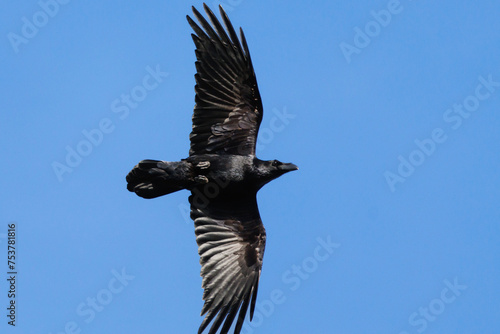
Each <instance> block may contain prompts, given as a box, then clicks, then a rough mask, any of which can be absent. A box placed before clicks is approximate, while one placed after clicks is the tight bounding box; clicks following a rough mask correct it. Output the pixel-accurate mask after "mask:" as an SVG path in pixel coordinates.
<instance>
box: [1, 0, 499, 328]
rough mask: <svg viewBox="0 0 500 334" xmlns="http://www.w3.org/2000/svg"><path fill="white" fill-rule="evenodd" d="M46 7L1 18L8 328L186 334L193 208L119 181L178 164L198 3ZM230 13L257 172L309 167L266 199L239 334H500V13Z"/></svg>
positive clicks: (459, 4) (192, 318)
mask: <svg viewBox="0 0 500 334" xmlns="http://www.w3.org/2000/svg"><path fill="white" fill-rule="evenodd" d="M55 1H56V0H42V1H40V2H37V1H23V2H12V1H11V2H6V3H4V4H3V6H2V10H1V11H0V17H1V20H0V22H1V23H0V33H1V34H0V35H1V36H3V37H2V38H0V53H1V55H2V66H0V78H1V86H2V89H1V94H2V98H1V99H0V107H1V110H2V113H1V114H0V127H1V131H0V136H1V140H2V143H3V144H2V146H1V148H0V150H1V155H2V157H3V163H2V164H1V166H0V172H1V175H2V186H3V191H2V195H1V198H2V199H1V211H0V212H1V218H0V259H1V261H0V263H2V266H1V268H0V270H1V277H3V278H2V280H1V283H0V296H1V297H0V310H2V311H0V315H1V317H0V319H2V320H1V322H0V331H1V332H2V333H23V334H24V333H53V334H56V333H57V334H59V333H96V334H99V333H195V332H196V331H197V329H198V326H199V325H200V323H201V320H202V318H201V317H199V312H200V310H201V306H202V304H203V301H202V299H201V297H202V289H201V278H200V277H199V271H200V265H199V262H198V261H199V259H198V254H197V247H196V242H195V238H194V231H193V224H192V222H191V221H190V220H189V219H188V218H187V209H188V206H187V205H188V204H187V197H188V193H187V192H185V191H184V192H178V193H175V194H171V195H168V196H165V197H162V198H158V199H154V200H144V199H141V198H139V197H137V196H135V195H133V194H131V193H129V192H128V191H127V190H126V184H125V175H126V174H127V173H128V171H129V170H130V169H131V168H132V167H133V166H134V165H135V164H136V163H137V162H138V161H140V160H142V159H146V158H150V159H161V160H179V159H181V158H185V157H186V156H187V153H188V149H189V140H188V135H189V132H190V130H191V114H192V108H193V106H194V89H193V86H194V77H193V76H194V73H195V67H194V60H195V55H194V51H193V50H194V45H193V43H192V40H191V37H190V34H191V30H190V27H189V25H188V24H187V22H186V19H185V16H186V14H191V8H190V6H191V3H188V2H185V1H148V2H147V3H140V2H121V1H120V2H118V1H104V2H99V3H88V2H82V1H62V0H59V2H55ZM193 4H194V5H195V6H197V7H198V8H201V4H202V2H200V1H194V3H193ZM209 4H210V5H211V6H212V8H214V7H215V6H214V4H212V2H209ZM223 6H224V7H225V8H226V10H227V12H228V14H229V16H230V18H231V20H232V22H233V24H234V25H235V26H236V27H239V26H242V27H243V28H244V30H245V34H246V37H247V40H248V44H249V47H250V51H251V54H252V59H253V63H254V67H255V71H256V74H257V79H258V83H259V88H260V92H261V95H262V98H263V102H264V109H265V113H264V120H263V122H262V126H261V137H260V138H259V150H258V156H259V157H260V158H261V159H275V158H276V159H279V160H281V161H285V162H293V163H295V164H297V165H298V166H299V167H300V170H299V171H298V172H294V173H290V174H287V175H285V176H283V177H281V178H280V179H278V180H275V181H273V182H272V183H270V184H268V185H267V186H265V187H264V188H263V189H262V190H261V191H260V192H259V195H258V201H259V208H260V213H261V216H262V219H263V221H264V224H265V226H266V229H267V235H268V238H267V246H266V254H265V257H264V267H263V272H262V277H261V282H260V288H259V296H258V304H257V305H258V306H257V310H256V315H255V318H254V321H253V322H252V323H250V324H247V325H245V327H244V330H243V331H242V333H246V334H248V333H339V334H358V333H394V334H415V333H429V334H430V333H468V334H469V333H484V334H487V333H499V332H500V323H499V321H498V318H499V316H500V306H499V305H500V304H499V303H498V300H499V299H500V289H499V288H498V283H499V279H498V277H500V262H499V258H498V254H499V253H500V227H499V221H500V205H499V203H498V199H499V198H500V190H499V189H500V176H499V175H500V174H499V168H500V150H499V142H500V131H499V128H500V117H499V116H498V110H499V107H500V98H499V96H500V47H499V44H498V41H499V37H500V35H499V33H498V31H499V28H500V26H499V23H498V12H499V10H500V3H499V2H498V1H493V0H489V1H488V0H486V1H480V2H477V1H455V2H451V1H448V2H442V1H441V2H436V1H429V0H418V1H410V0H401V1H399V2H398V1H394V0H381V1H378V0H377V1H365V0H362V1H356V2H349V1H322V2H320V3H316V4H313V3H309V2H304V1H286V2H285V1H275V2H272V3H271V2H264V1H258V2H252V1H247V0H224V2H223ZM11 223H15V225H16V238H17V239H16V240H17V243H16V247H17V248H16V252H17V253H16V254H17V258H16V270H17V272H18V274H17V276H16V299H15V301H16V315H17V317H16V328H15V329H14V328H12V326H10V325H8V324H7V320H8V319H7V317H6V315H7V310H6V308H7V306H8V305H9V304H8V303H9V302H10V299H9V298H8V297H7V291H8V290H9V286H8V282H7V280H6V279H5V277H7V276H8V275H7V271H8V268H7V266H6V265H7V240H8V239H7V233H8V232H7V230H8V224H11Z"/></svg>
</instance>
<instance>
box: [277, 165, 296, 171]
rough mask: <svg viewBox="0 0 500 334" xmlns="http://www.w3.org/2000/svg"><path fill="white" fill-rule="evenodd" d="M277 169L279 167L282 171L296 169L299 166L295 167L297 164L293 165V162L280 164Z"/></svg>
mask: <svg viewBox="0 0 500 334" xmlns="http://www.w3.org/2000/svg"><path fill="white" fill-rule="evenodd" d="M278 169H280V170H282V171H284V172H291V171H292V170H298V169H299V167H297V165H294V164H282V165H280V166H278Z"/></svg>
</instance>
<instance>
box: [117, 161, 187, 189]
mask: <svg viewBox="0 0 500 334" xmlns="http://www.w3.org/2000/svg"><path fill="white" fill-rule="evenodd" d="M189 175H190V164H189V163H187V162H186V161H175V162H170V161H158V160H142V161H141V162H139V163H138V164H137V165H136V166H135V167H134V168H133V169H132V170H131V171H130V173H128V175H127V189H128V190H129V191H132V192H135V193H136V194H137V195H139V196H141V197H143V198H155V197H158V196H162V195H166V194H170V193H173V192H175V191H178V190H181V189H186V188H188V187H189V186H190V185H191V183H192V182H191V181H189V180H190V179H192V178H190V177H189Z"/></svg>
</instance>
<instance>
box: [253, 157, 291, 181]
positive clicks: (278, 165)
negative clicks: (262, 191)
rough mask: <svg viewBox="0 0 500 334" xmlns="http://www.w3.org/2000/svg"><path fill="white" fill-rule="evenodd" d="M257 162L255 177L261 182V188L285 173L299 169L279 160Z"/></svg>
mask: <svg viewBox="0 0 500 334" xmlns="http://www.w3.org/2000/svg"><path fill="white" fill-rule="evenodd" d="M256 160H257V161H256V162H255V165H254V166H255V167H256V168H255V176H257V178H258V179H259V180H260V181H261V184H260V187H262V186H263V185H264V184H266V183H268V182H269V181H271V180H274V179H276V178H278V177H280V176H281V175H283V174H285V173H288V172H291V171H294V170H297V169H299V167H297V166H296V165H294V164H292V163H283V162H281V161H279V160H268V161H264V160H259V159H256Z"/></svg>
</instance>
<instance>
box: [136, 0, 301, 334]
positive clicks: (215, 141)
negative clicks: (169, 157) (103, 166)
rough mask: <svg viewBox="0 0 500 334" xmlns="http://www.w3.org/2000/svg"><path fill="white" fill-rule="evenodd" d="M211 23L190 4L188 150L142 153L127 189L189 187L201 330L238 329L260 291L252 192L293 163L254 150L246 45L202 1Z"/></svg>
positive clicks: (158, 192)
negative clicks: (162, 156) (161, 157)
mask: <svg viewBox="0 0 500 334" xmlns="http://www.w3.org/2000/svg"><path fill="white" fill-rule="evenodd" d="M204 8H205V11H206V13H207V15H208V18H209V20H210V22H211V24H209V23H208V21H206V20H205V18H204V17H203V16H202V15H201V14H200V13H199V12H198V11H197V10H196V9H195V8H194V7H193V13H194V16H195V17H196V19H197V20H198V22H199V23H200V25H201V27H200V26H198V24H196V23H195V22H194V21H193V20H192V19H191V18H190V17H189V16H187V19H188V22H189V24H190V25H191V27H192V28H193V30H194V32H195V34H192V37H193V41H194V43H195V46H196V51H195V52H196V59H197V61H196V69H197V73H196V75H195V79H196V86H195V91H196V98H195V101H196V105H195V107H194V114H193V129H192V132H191V135H190V140H191V147H190V150H189V157H188V158H186V159H183V160H181V161H178V162H168V161H157V160H143V161H141V162H139V164H138V165H136V166H135V167H134V168H133V169H132V171H130V173H129V174H128V175H127V183H128V184H127V189H128V190H130V191H133V192H135V193H136V194H137V195H139V196H141V197H144V198H154V197H158V196H162V195H165V194H169V193H172V192H175V191H178V190H181V189H188V190H190V191H191V196H189V202H190V204H191V218H192V219H193V220H194V225H195V235H196V242H197V244H198V253H199V255H200V263H201V276H202V277H203V281H202V287H203V288H204V294H203V300H204V301H205V304H204V306H203V308H202V311H201V314H202V315H206V316H205V319H204V320H203V322H202V324H201V326H200V329H199V332H198V333H202V332H203V331H204V330H205V328H207V326H208V325H209V324H210V323H211V322H212V321H213V323H212V326H211V327H210V330H209V334H214V333H216V332H217V331H218V329H219V328H221V326H222V328H221V331H220V333H228V331H229V329H230V327H231V324H232V323H233V321H234V319H235V318H236V317H237V321H236V327H235V331H234V333H240V331H241V328H242V325H243V321H244V318H245V315H246V313H247V310H248V308H250V318H252V316H253V313H254V308H255V301H256V297H257V289H258V285H259V279H260V273H261V270H262V259H263V256H264V249H265V245H266V232H265V229H264V226H263V224H262V221H261V219H260V215H259V210H258V207H257V198H256V196H257V191H258V190H259V189H260V188H261V187H262V186H263V185H265V184H266V183H267V182H269V181H271V180H273V179H275V178H277V177H279V176H281V175H283V174H284V173H287V172H289V171H292V170H296V169H298V168H297V166H295V165H294V164H291V163H281V162H279V161H278V160H271V161H263V160H260V159H258V158H257V157H256V156H255V147H256V140H257V133H258V130H259V126H260V123H261V121H262V112H263V108H262V102H261V98H260V94H259V90H258V87H257V81H256V78H255V72H254V69H253V66H252V61H251V58H250V53H249V51H248V45H247V42H246V40H245V36H244V34H243V31H242V30H241V29H240V35H241V43H240V40H239V39H238V36H237V35H236V32H235V31H234V28H233V26H232V25H231V22H230V21H229V18H228V17H227V15H226V13H225V12H224V10H223V9H222V7H220V6H219V8H220V13H221V17H222V21H223V23H224V25H225V29H224V28H223V26H222V25H221V23H220V22H219V21H218V19H217V18H216V16H215V15H214V14H213V13H212V11H211V10H210V9H209V8H208V6H206V5H205V4H204Z"/></svg>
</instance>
